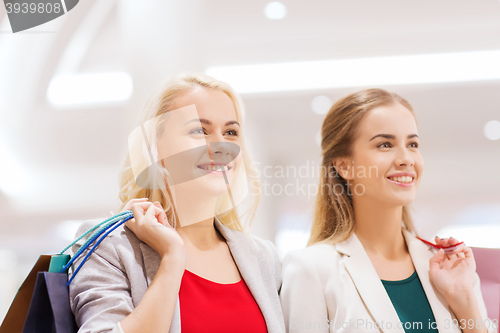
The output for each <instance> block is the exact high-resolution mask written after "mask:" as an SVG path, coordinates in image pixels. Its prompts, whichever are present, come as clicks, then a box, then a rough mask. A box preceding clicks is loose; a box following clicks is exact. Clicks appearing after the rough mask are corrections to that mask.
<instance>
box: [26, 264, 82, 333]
mask: <svg viewBox="0 0 500 333" xmlns="http://www.w3.org/2000/svg"><path fill="white" fill-rule="evenodd" d="M67 282H68V274H66V273H51V272H38V275H37V279H36V284H35V289H34V291H33V297H32V298H31V304H30V307H29V310H28V314H27V316H26V321H25V322H24V329H23V333H40V332H43V333H76V332H77V331H78V328H77V326H76V322H75V317H74V316H73V313H72V312H71V308H70V305H69V293H68V286H66V283H67Z"/></svg>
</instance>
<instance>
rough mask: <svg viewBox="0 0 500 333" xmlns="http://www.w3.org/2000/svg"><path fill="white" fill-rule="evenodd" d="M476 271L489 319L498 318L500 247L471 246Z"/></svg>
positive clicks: (499, 317) (499, 315) (499, 310)
mask: <svg viewBox="0 0 500 333" xmlns="http://www.w3.org/2000/svg"><path fill="white" fill-rule="evenodd" d="M472 252H473V253H474V259H475V260H476V272H477V274H478V275H479V278H480V279H481V293H482V294H483V298H484V303H485V305H486V308H487V310H488V317H489V318H490V320H496V321H497V323H498V320H500V249H488V248H479V247H473V248H472Z"/></svg>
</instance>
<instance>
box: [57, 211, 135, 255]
mask: <svg viewBox="0 0 500 333" xmlns="http://www.w3.org/2000/svg"><path fill="white" fill-rule="evenodd" d="M129 214H132V211H131V210H125V211H123V212H121V213H118V214H116V215H113V216H111V217H110V218H108V219H106V220H104V221H103V222H101V223H98V224H96V225H95V226H93V227H92V228H90V229H89V230H87V231H86V232H85V233H84V234H83V235H81V236H80V237H78V238H77V239H76V240H74V241H73V243H71V244H69V245H68V246H66V247H65V248H64V250H62V251H61V252H60V253H59V254H60V255H62V254H64V252H66V250H68V249H69V248H70V247H72V246H73V245H75V244H76V243H77V242H78V241H79V240H80V239H82V238H83V237H85V236H87V235H88V234H89V233H91V232H92V231H94V230H95V229H97V228H99V227H100V226H102V225H104V224H106V223H109V222H112V221H113V220H115V222H116V220H117V219H120V220H121V217H123V216H124V215H129ZM97 232H99V230H98V231H96V233H97ZM94 234H95V233H94ZM94 234H92V236H93V235H94ZM92 236H91V237H90V238H92ZM90 238H89V239H90ZM88 242H89V241H88V240H87V242H85V244H83V245H82V247H84V246H86V245H87V243H88Z"/></svg>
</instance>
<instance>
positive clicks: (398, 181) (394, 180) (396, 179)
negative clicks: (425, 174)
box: [387, 176, 415, 187]
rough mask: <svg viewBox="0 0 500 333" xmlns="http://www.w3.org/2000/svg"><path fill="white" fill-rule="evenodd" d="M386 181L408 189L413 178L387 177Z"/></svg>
mask: <svg viewBox="0 0 500 333" xmlns="http://www.w3.org/2000/svg"><path fill="white" fill-rule="evenodd" d="M387 180H389V181H390V182H392V183H394V184H395V185H399V186H402V187H410V186H413V181H414V180H415V178H414V177H411V176H399V177H393V176H390V177H387Z"/></svg>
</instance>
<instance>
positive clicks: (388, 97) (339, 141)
mask: <svg viewBox="0 0 500 333" xmlns="http://www.w3.org/2000/svg"><path fill="white" fill-rule="evenodd" d="M394 103H399V104H401V105H403V106H404V107H406V108H407V109H408V110H409V111H410V112H411V113H412V114H413V116H414V117H415V114H414V112H413V108H412V107H411V105H410V104H409V103H408V102H407V101H406V100H405V99H403V98H402V97H400V96H398V95H396V94H395V93H390V92H387V91H385V90H382V89H366V90H362V91H359V92H356V93H353V94H350V95H348V96H346V97H344V98H342V99H340V100H339V101H337V102H336V103H335V104H334V105H333V106H332V107H331V109H330V111H329V112H328V114H327V115H326V117H325V120H324V121H323V125H322V127H321V150H322V153H321V155H322V157H323V159H322V167H321V172H320V181H319V190H318V195H317V197H316V202H315V209H314V218H313V224H312V230H311V236H310V238H309V242H308V246H309V245H312V244H315V243H318V242H329V243H338V242H342V241H344V240H347V239H349V237H351V235H352V234H353V232H354V224H355V221H354V208H353V202H352V197H351V196H350V194H349V193H350V192H349V188H348V184H347V182H346V180H345V179H343V178H342V177H341V176H340V175H338V173H336V170H335V169H334V167H333V165H332V161H333V160H334V159H335V158H338V157H349V156H352V144H353V142H354V140H355V139H356V137H357V132H358V130H359V125H360V123H361V121H362V119H363V118H364V116H365V115H366V114H367V113H368V112H369V111H370V110H372V109H374V108H376V107H379V106H386V105H391V104H394ZM415 121H416V119H415ZM332 174H333V175H334V176H332ZM409 210H410V207H409V206H403V213H402V216H401V218H402V221H403V224H404V226H405V228H406V229H407V230H409V231H410V232H415V228H414V225H413V221H412V217H411V214H410V211H409Z"/></svg>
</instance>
